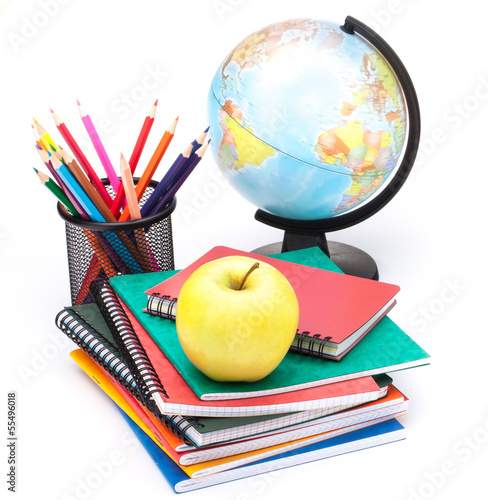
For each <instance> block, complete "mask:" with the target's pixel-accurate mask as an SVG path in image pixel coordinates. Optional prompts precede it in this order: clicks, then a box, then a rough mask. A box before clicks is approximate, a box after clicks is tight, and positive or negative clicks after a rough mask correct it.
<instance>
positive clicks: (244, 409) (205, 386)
mask: <svg viewBox="0 0 488 500" xmlns="http://www.w3.org/2000/svg"><path fill="white" fill-rule="evenodd" d="M242 253H243V252H238V251H236V250H233V249H228V248H225V247H216V248H215V249H213V250H212V251H210V252H209V253H208V254H206V255H204V256H203V257H202V258H201V259H199V260H198V261H197V262H195V263H194V264H193V265H191V266H189V268H187V269H185V270H183V271H180V272H179V273H177V272H175V271H165V272H159V273H147V274H139V275H127V276H117V277H114V278H111V279H110V280H109V281H99V282H97V283H95V284H94V285H93V286H92V294H93V296H94V298H95V303H94V304H86V305H80V306H72V307H66V308H65V309H64V310H63V311H61V312H60V313H59V314H58V316H57V319H56V321H57V325H58V327H59V328H61V329H62V330H63V331H64V332H65V333H66V334H67V335H68V336H69V337H70V338H71V339H72V340H73V341H74V342H75V343H76V344H78V346H79V347H80V348H81V349H78V350H76V351H74V352H73V353H72V354H71V356H72V357H73V359H74V360H75V361H76V362H77V363H78V364H79V365H80V366H81V368H82V369H83V370H84V371H85V372H86V373H87V374H88V375H90V376H91V377H92V379H93V380H94V381H96V382H97V383H98V384H99V385H100V386H101V388H102V389H103V390H104V391H105V392H106V393H107V394H108V395H109V396H110V397H111V398H112V399H113V401H114V402H115V403H116V404H117V405H118V407H119V409H120V410H121V411H122V413H123V415H124V417H125V418H126V419H127V421H128V423H129V425H130V426H131V427H132V429H133V430H134V432H135V433H136V435H137V436H138V437H139V438H140V439H141V442H142V443H143V444H144V446H145V447H146V448H147V450H148V451H149V453H150V454H151V456H152V457H153V458H154V460H155V461H156V463H157V465H158V467H159V468H160V469H161V471H162V472H163V474H164V475H165V476H166V478H167V479H168V481H170V483H171V484H172V485H173V487H174V489H175V491H177V492H183V491H190V490H193V489H198V488H202V487H206V486H211V485H214V484H218V483H222V482H225V481H230V480H233V479H238V478H243V477H248V476H251V475H254V474H259V473H263V472H268V471H272V470H276V469H279V468H283V467H289V466H292V465H296V464H301V463H305V462H309V461H313V460H318V459H322V458H326V457H331V456H334V455H337V454H342V453H346V452H350V451H355V450H360V449H364V448H367V447H371V446H376V445H379V444H385V443H389V442H393V441H397V440H399V439H402V438H403V437H404V429H403V426H402V425H401V424H400V423H399V422H398V421H397V420H396V417H399V416H401V415H404V414H405V413H406V411H407V403H408V399H407V397H406V396H405V395H404V394H402V393H401V392H400V391H399V390H398V389H397V388H396V387H395V386H394V385H393V383H392V379H391V377H390V376H389V375H386V373H390V372H393V371H395V370H402V369H406V368H413V367H416V366H420V365H424V364H427V363H428V358H429V356H428V354H427V353H426V352H425V351H424V350H423V349H422V348H421V347H420V346H418V345H417V344H416V343H415V342H414V341H413V340H412V339H411V338H410V337H409V336H408V335H407V334H405V333H404V332H403V331H402V330H401V329H400V328H399V327H398V326H397V325H395V324H394V323H393V321H391V320H390V319H389V318H388V317H387V316H386V314H387V312H388V311H389V310H390V309H391V307H393V305H394V303H395V295H396V293H397V291H398V287H396V286H393V285H389V284H386V283H379V282H373V281H369V280H363V279H361V278H355V277H351V276H345V275H343V274H342V273H341V272H340V271H339V269H338V268H337V267H335V265H334V264H333V263H332V262H331V261H330V260H329V259H328V258H327V257H326V256H325V255H324V254H323V253H322V252H320V251H318V250H317V249H306V250H299V251H295V252H288V253H284V254H280V255H277V256H276V257H275V258H267V260H268V261H269V262H270V263H272V264H273V265H275V267H277V268H278V269H280V270H281V271H282V272H283V273H284V274H285V276H287V278H288V279H289V281H290V283H291V284H292V286H293V287H294V289H295V291H296V293H297V297H298V300H299V306H300V323H299V330H298V332H297V336H296V340H295V342H294V344H293V346H292V348H291V350H290V352H289V353H288V354H287V355H286V356H285V358H284V360H283V361H282V362H281V364H280V365H279V366H278V368H277V369H276V370H275V371H274V372H272V373H271V374H270V375H268V376H267V377H266V378H264V379H263V380H261V381H258V382H253V383H222V382H215V381H213V380H211V379H209V378H207V377H206V376H205V375H203V374H202V373H201V372H199V371H198V370H197V369H196V368H195V367H194V366H193V365H192V364H191V362H190V361H189V360H188V358H187V357H186V355H185V354H184V352H183V350H182V348H181V346H180V344H179V341H178V337H177V334H176V325H175V321H174V314H175V310H176V308H175V307H174V306H175V302H176V300H177V295H178V291H179V289H180V288H181V285H182V283H183V282H184V281H185V279H186V277H187V276H188V275H189V274H190V273H191V272H192V270H193V269H194V268H195V267H198V266H199V265H201V264H202V263H203V262H205V261H208V260H213V259H214V258H219V257H221V256H223V255H233V254H242ZM256 257H257V258H259V259H260V260H265V259H266V258H263V257H262V256H259V257H258V256H256Z"/></svg>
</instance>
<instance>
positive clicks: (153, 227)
mask: <svg viewBox="0 0 488 500" xmlns="http://www.w3.org/2000/svg"><path fill="white" fill-rule="evenodd" d="M134 180H136V181H137V179H134ZM102 181H103V182H104V184H105V185H106V186H107V191H108V192H109V194H110V195H111V196H112V197H113V195H114V193H113V191H112V190H111V187H110V185H109V184H108V181H107V180H106V179H103V180H102ZM156 186H157V183H156V182H155V181H151V183H150V184H149V186H148V188H147V189H146V191H145V193H144V195H143V197H142V199H141V201H140V205H141V206H142V205H143V204H144V202H145V201H146V200H147V198H148V197H149V195H150V194H151V193H152V191H153V190H154V188H155V187H156ZM175 207H176V198H174V199H173V200H172V201H171V202H170V203H169V204H168V205H167V206H166V207H165V208H164V209H163V210H162V211H161V212H159V213H158V214H156V215H153V216H150V217H144V218H142V219H140V220H137V221H130V222H113V223H112V222H102V223H100V222H93V221H86V220H83V219H80V218H79V217H74V216H72V215H71V214H70V213H69V212H68V211H67V210H66V209H65V208H64V206H63V205H62V204H61V203H58V213H59V215H60V216H61V218H62V219H63V220H64V221H65V227H66V247H67V253H68V268H69V281H70V292H71V303H72V304H73V305H74V304H84V303H90V302H93V297H92V296H91V295H90V284H91V282H92V281H94V280H97V279H100V278H105V279H107V278H111V277H112V276H116V275H118V274H137V273H145V272H157V271H168V270H173V269H174V255H173V231H172V226H171V214H172V213H173V211H174V209H175Z"/></svg>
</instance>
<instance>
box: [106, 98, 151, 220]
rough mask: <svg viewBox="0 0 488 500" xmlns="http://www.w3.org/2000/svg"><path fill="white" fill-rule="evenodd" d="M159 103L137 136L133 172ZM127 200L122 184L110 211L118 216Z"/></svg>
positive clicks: (133, 153) (131, 164)
mask: <svg viewBox="0 0 488 500" xmlns="http://www.w3.org/2000/svg"><path fill="white" fill-rule="evenodd" d="M157 105H158V100H157V99H156V102H155V103H154V104H153V106H152V108H151V110H150V111H149V113H148V114H147V116H146V119H145V120H144V123H143V125H142V128H141V131H140V132H139V137H138V138H137V142H136V145H135V146H134V150H133V151H132V155H131V157H130V160H129V168H130V171H131V173H132V174H134V171H135V169H136V167H137V164H138V163H139V159H140V158H141V154H142V151H143V149H144V146H145V145H146V141H147V138H148V136H149V132H150V131H151V127H152V126H153V123H154V118H155V116H156V107H157ZM124 200H125V190H124V186H122V185H120V186H119V189H118V190H117V194H116V195H115V198H114V201H113V203H112V206H111V207H110V211H111V212H112V213H113V214H114V215H115V216H116V217H117V216H118V215H119V211H120V208H121V207H122V204H123V203H124Z"/></svg>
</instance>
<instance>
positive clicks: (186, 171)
mask: <svg viewBox="0 0 488 500" xmlns="http://www.w3.org/2000/svg"><path fill="white" fill-rule="evenodd" d="M209 143H210V141H207V142H206V143H205V144H204V145H203V146H201V147H200V148H198V149H197V150H196V151H195V154H194V155H193V156H192V157H191V158H190V159H189V160H188V161H187V162H186V163H185V166H184V168H183V169H182V170H181V172H180V175H178V177H177V178H175V179H174V181H173V183H172V184H171V186H170V187H169V189H168V190H167V191H166V192H165V193H164V194H163V196H162V197H161V198H160V200H159V201H158V203H157V204H156V206H155V207H154V208H153V209H152V211H151V213H150V214H149V215H155V214H157V213H158V212H159V211H160V210H162V209H163V208H164V207H165V206H166V205H167V204H168V203H169V202H170V201H171V200H172V199H173V198H174V197H175V195H176V193H177V192H178V189H180V187H181V186H182V185H183V183H184V182H185V181H186V179H187V178H188V176H189V175H190V174H191V173H192V172H193V170H194V169H195V167H196V166H197V165H198V163H199V162H200V160H201V159H202V157H203V155H204V154H205V151H206V150H207V147H208V145H209Z"/></svg>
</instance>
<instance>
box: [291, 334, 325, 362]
mask: <svg viewBox="0 0 488 500" xmlns="http://www.w3.org/2000/svg"><path fill="white" fill-rule="evenodd" d="M320 337H321V336H320V335H319V334H315V335H312V336H310V332H308V331H303V332H300V333H298V332H297V335H296V337H295V338H296V339H297V340H296V345H295V341H294V343H293V345H292V346H291V348H290V351H292V352H297V353H299V354H306V355H308V356H315V357H317V358H324V357H325V356H326V355H327V353H325V352H324V350H325V349H326V348H327V347H330V346H331V343H330V339H331V338H332V337H324V338H320ZM306 340H307V341H308V340H309V342H306V343H305V341H306Z"/></svg>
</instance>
